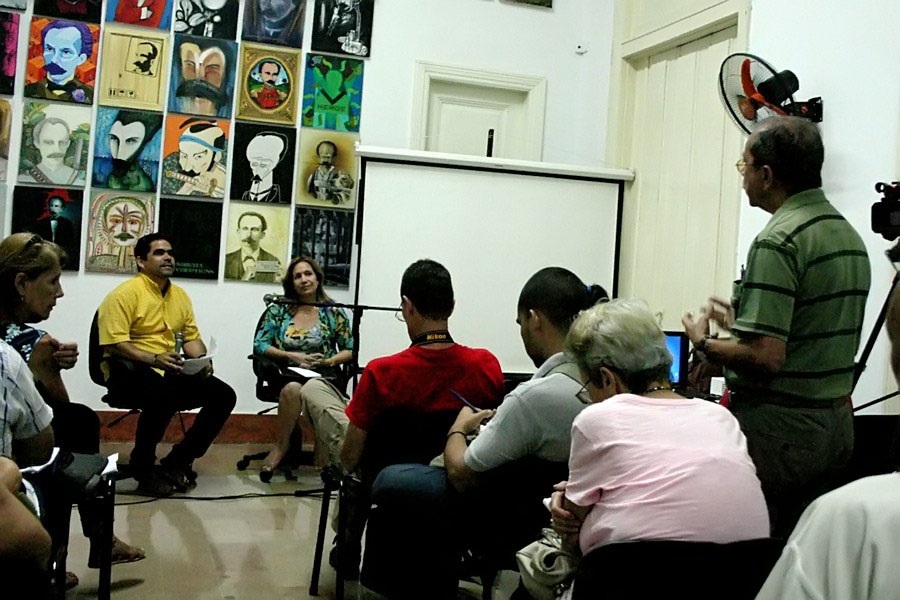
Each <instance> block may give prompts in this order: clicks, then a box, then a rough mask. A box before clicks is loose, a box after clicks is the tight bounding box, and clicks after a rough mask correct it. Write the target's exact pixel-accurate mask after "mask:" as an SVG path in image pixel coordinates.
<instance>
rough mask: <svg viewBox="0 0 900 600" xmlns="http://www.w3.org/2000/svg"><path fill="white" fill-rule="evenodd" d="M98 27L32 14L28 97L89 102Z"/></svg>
mask: <svg viewBox="0 0 900 600" xmlns="http://www.w3.org/2000/svg"><path fill="white" fill-rule="evenodd" d="M99 36H100V27H98V26H97V25H88V24H86V23H79V22H77V21H61V20H54V19H45V18H42V17H35V18H34V20H32V22H31V45H30V46H29V50H28V62H27V63H26V71H25V82H26V85H25V95H26V96H28V97H29V98H43V99H46V100H59V101H60V102H76V103H78V104H91V103H92V102H93V101H94V79H95V77H96V74H97V73H96V71H97V66H96V65H97V45H98V44H97V42H98V41H99Z"/></svg>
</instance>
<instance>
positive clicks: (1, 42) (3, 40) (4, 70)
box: [0, 12, 19, 96]
mask: <svg viewBox="0 0 900 600" xmlns="http://www.w3.org/2000/svg"><path fill="white" fill-rule="evenodd" d="M18 54H19V13H10V12H0V94H8V95H10V96H11V95H12V94H13V91H14V88H15V83H16V57H17V56H18Z"/></svg>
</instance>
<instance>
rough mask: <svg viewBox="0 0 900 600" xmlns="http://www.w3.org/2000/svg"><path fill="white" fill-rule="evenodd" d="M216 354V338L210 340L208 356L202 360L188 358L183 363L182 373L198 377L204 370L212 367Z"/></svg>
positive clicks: (201, 358)
mask: <svg viewBox="0 0 900 600" xmlns="http://www.w3.org/2000/svg"><path fill="white" fill-rule="evenodd" d="M215 353H216V338H214V337H210V338H209V348H208V353H207V354H206V356H201V357H200V358H186V359H184V362H183V363H181V372H182V373H184V374H185V375H196V374H197V373H199V372H200V371H202V370H203V369H205V368H207V367H208V366H209V365H212V359H213V355H214V354H215Z"/></svg>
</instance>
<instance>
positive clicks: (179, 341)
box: [175, 331, 184, 355]
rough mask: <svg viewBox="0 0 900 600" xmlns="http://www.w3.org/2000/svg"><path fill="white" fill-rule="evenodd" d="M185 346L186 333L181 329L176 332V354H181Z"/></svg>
mask: <svg viewBox="0 0 900 600" xmlns="http://www.w3.org/2000/svg"><path fill="white" fill-rule="evenodd" d="M183 348H184V333H183V332H181V331H176V332H175V354H178V355H180V354H181V352H182V350H183Z"/></svg>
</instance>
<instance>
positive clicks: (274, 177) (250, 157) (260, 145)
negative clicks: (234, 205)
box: [231, 123, 297, 204]
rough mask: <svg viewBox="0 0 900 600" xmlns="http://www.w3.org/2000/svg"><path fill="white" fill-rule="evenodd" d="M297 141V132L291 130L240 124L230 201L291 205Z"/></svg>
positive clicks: (236, 137) (233, 159)
mask: <svg viewBox="0 0 900 600" xmlns="http://www.w3.org/2000/svg"><path fill="white" fill-rule="evenodd" d="M296 138H297V130H296V129H294V128H292V127H275V126H274V125H256V124H253V123H237V124H236V125H235V126H234V150H233V152H234V154H233V158H232V161H231V199H232V200H242V201H244V202H265V203H268V204H290V202H291V198H293V187H294V186H293V181H294V162H295V159H294V156H295V151H294V146H295V144H296V141H297V139H296Z"/></svg>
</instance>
